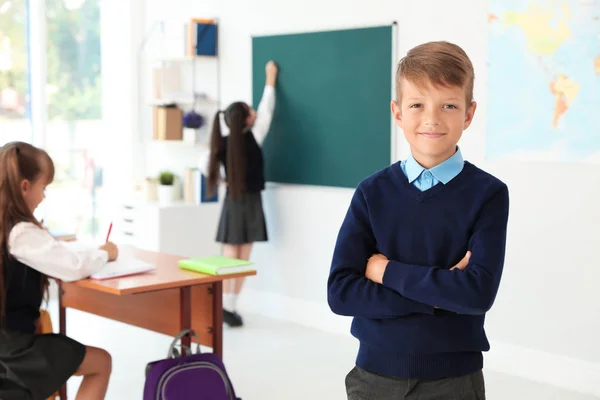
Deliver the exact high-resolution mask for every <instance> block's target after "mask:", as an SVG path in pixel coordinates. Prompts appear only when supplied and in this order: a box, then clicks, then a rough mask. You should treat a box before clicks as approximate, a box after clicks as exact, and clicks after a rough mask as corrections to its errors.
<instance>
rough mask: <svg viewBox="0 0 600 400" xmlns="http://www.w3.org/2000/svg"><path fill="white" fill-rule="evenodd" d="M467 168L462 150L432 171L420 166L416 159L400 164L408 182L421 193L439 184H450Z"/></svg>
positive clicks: (458, 150)
mask: <svg viewBox="0 0 600 400" xmlns="http://www.w3.org/2000/svg"><path fill="white" fill-rule="evenodd" d="M464 166H465V162H464V160H463V157H462V154H461V152H460V148H458V147H457V148H456V153H454V154H453V155H452V157H450V158H449V159H447V160H446V161H444V162H443V163H441V164H439V165H436V166H435V167H433V168H431V169H425V168H423V167H422V166H421V164H419V163H418V162H417V161H416V160H415V159H414V157H413V156H412V154H411V156H410V157H409V158H408V159H407V160H404V161H402V162H401V163H400V167H401V168H402V172H404V175H405V176H406V177H407V178H408V181H409V182H410V183H412V184H413V185H414V186H415V187H417V188H418V189H419V190H420V191H422V192H424V191H425V190H427V189H431V188H432V187H434V186H435V185H437V184H438V183H440V182H442V183H443V184H444V185H445V184H447V183H448V182H450V181H451V180H452V179H454V178H456V176H457V175H458V174H459V173H460V171H462V169H463V167H464Z"/></svg>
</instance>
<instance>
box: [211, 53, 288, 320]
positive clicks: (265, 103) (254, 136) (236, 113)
mask: <svg viewBox="0 0 600 400" xmlns="http://www.w3.org/2000/svg"><path fill="white" fill-rule="evenodd" d="M265 70H266V84H265V88H264V91H263V95H262V99H261V101H260V104H259V106H258V110H256V111H254V110H253V109H252V107H250V106H249V105H248V104H246V103H244V102H235V103H232V104H230V105H229V107H227V108H226V109H225V111H219V112H218V113H217V114H216V115H215V119H214V123H213V127H212V134H211V143H210V156H209V161H208V177H207V183H208V192H209V193H212V194H214V193H215V192H216V190H217V186H218V183H219V179H220V167H221V165H222V166H223V167H224V171H225V177H226V178H225V180H226V184H227V194H226V196H225V200H224V202H223V210H222V211H221V219H220V221H219V227H218V230H217V241H218V242H220V243H223V253H224V255H225V256H226V257H232V258H238V259H243V260H249V259H250V253H251V251H252V244H253V243H254V242H264V241H266V240H267V228H266V223H265V217H264V213H263V206H262V197H261V192H262V190H263V189H264V188H265V178H264V167H263V154H262V149H261V147H260V146H261V144H262V142H263V140H264V139H265V136H266V135H267V132H268V131H269V126H270V125H271V119H272V117H273V110H274V108H275V83H276V80H277V65H276V64H275V63H274V62H273V61H269V62H268V63H267V65H266V68H265ZM221 114H222V115H223V117H224V120H225V124H226V125H227V127H228V128H229V135H228V136H223V135H222V134H221V124H220V116H221ZM243 283H244V278H238V279H232V280H227V281H225V286H224V294H223V320H224V321H225V323H227V324H228V325H229V326H242V325H243V321H242V318H241V316H240V315H239V314H238V313H237V310H236V301H237V297H238V295H239V293H240V291H241V289H242V285H243Z"/></svg>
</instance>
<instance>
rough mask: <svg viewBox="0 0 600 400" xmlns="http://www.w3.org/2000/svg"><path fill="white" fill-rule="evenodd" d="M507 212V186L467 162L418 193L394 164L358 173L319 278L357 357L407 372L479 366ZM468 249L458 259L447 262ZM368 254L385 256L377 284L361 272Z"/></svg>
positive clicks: (385, 371)
mask: <svg viewBox="0 0 600 400" xmlns="http://www.w3.org/2000/svg"><path fill="white" fill-rule="evenodd" d="M507 221H508V188H507V187H506V185H505V184H504V183H502V182H501V181H500V180H498V179H497V178H495V177H493V176H492V175H490V174H488V173H486V172H484V171H482V170H480V169H479V168H477V167H476V166H474V165H473V164H470V163H468V162H465V166H464V168H463V170H462V171H461V173H460V174H458V175H457V176H456V178H454V179H453V180H451V181H450V182H448V183H447V184H445V185H444V184H441V183H440V184H437V185H436V186H434V187H432V188H431V189H429V190H426V191H424V192H421V191H420V190H419V189H417V188H416V187H414V186H413V185H411V184H410V183H409V182H408V180H407V178H406V176H405V175H404V173H403V172H402V169H401V167H400V163H396V164H394V165H392V166H390V167H388V168H386V169H384V170H382V171H379V172H377V173H376V174H374V175H372V176H371V177H369V178H367V179H366V180H364V181H363V182H361V183H360V185H359V186H358V188H357V190H356V192H355V193H354V197H353V198H352V202H351V204H350V208H349V210H348V213H347V215H346V218H345V220H344V222H343V224H342V227H341V229H340V232H339V235H338V239H337V243H336V246H335V251H334V255H333V262H332V266H331V271H330V276H329V280H328V301H329V306H330V307H331V309H332V310H333V312H335V313H336V314H340V315H346V316H353V317H354V320H353V322H352V334H353V335H354V336H355V337H356V338H357V339H358V340H359V341H360V348H359V352H358V357H357V360H356V364H357V365H358V366H359V367H361V368H363V369H365V370H367V371H370V372H373V373H377V374H381V375H388V376H396V377H401V378H414V379H440V378H444V377H452V376H461V375H465V374H468V373H472V372H475V371H478V370H480V369H481V368H482V367H483V357H482V353H481V352H482V351H487V350H489V343H488V340H487V338H486V335H485V331H484V328H483V323H484V319H485V313H486V311H488V310H489V309H490V307H491V306H492V303H493V302H494V299H495V297H496V293H497V291H498V285H499V283H500V277H501V275H502V268H503V264H504V250H505V243H506V227H507ZM467 250H470V251H471V252H472V256H471V259H470V261H469V264H468V266H467V268H466V269H465V270H464V271H460V270H458V269H456V270H452V271H450V270H449V269H450V268H451V267H453V266H454V265H456V264H457V263H458V262H459V261H460V260H461V259H462V258H463V257H464V255H465V254H466V252H467ZM377 253H381V254H383V255H384V256H386V257H387V258H388V259H389V260H390V261H389V263H388V265H387V269H386V271H385V274H384V276H383V284H378V283H375V282H373V281H371V280H369V279H367V278H366V277H365V270H366V265H367V260H368V258H369V257H370V256H371V255H373V254H377ZM434 307H435V308H434Z"/></svg>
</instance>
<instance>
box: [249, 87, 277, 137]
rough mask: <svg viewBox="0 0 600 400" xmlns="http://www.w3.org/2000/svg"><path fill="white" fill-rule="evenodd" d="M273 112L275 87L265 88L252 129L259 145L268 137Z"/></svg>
mask: <svg viewBox="0 0 600 400" xmlns="http://www.w3.org/2000/svg"><path fill="white" fill-rule="evenodd" d="M273 111H275V88H274V87H273V86H268V85H267V86H265V89H264V90H263V95H262V98H261V99H260V103H259V104H258V109H257V110H256V121H254V126H253V127H252V133H254V138H255V139H256V141H257V142H258V144H259V145H262V142H263V141H264V140H265V138H266V137H267V133H268V132H269V127H270V126H271V121H272V120H273Z"/></svg>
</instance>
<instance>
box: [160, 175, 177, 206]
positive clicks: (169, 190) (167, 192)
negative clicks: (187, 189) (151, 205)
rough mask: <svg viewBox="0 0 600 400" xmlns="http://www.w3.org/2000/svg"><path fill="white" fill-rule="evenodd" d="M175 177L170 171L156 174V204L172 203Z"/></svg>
mask: <svg viewBox="0 0 600 400" xmlns="http://www.w3.org/2000/svg"><path fill="white" fill-rule="evenodd" d="M174 182H175V175H174V174H173V173H172V172H170V171H162V172H161V173H160V174H158V202H159V203H161V204H169V203H171V202H173V198H174V194H175V193H174V189H173V184H174Z"/></svg>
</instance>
